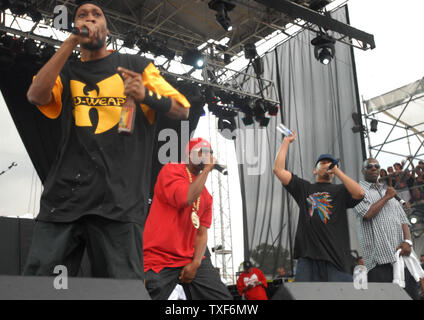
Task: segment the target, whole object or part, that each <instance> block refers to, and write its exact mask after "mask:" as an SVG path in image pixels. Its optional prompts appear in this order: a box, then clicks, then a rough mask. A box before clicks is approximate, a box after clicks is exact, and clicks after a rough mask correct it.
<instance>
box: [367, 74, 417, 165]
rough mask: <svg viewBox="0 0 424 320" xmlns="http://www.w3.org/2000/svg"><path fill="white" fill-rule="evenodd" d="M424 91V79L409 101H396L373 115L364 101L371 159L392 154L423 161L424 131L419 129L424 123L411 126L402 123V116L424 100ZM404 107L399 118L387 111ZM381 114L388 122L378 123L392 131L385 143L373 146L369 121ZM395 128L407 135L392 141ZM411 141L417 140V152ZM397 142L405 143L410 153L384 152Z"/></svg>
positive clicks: (381, 121)
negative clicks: (414, 102)
mask: <svg viewBox="0 0 424 320" xmlns="http://www.w3.org/2000/svg"><path fill="white" fill-rule="evenodd" d="M420 88H421V89H420ZM423 89H424V78H422V79H421V80H420V81H419V82H418V83H417V90H416V91H415V92H413V93H412V94H410V95H409V98H408V100H406V101H403V102H401V101H395V102H393V103H391V104H388V105H385V107H384V109H382V110H379V111H375V112H371V113H368V111H367V107H366V105H367V103H368V101H369V100H368V101H363V113H362V117H363V118H364V120H365V121H364V123H365V134H366V135H367V138H368V149H369V157H373V158H376V157H378V155H379V154H380V153H387V154H391V155H395V156H399V157H404V158H407V157H410V158H411V160H412V159H416V160H423V157H424V130H418V129H417V128H418V127H420V126H422V125H424V122H421V123H418V124H414V125H413V126H411V125H410V124H408V123H405V122H404V121H402V116H403V114H405V112H406V111H407V110H408V108H410V106H411V102H413V101H417V100H424V90H423ZM402 105H403V107H402V110H401V112H400V113H399V116H397V117H394V116H393V115H391V114H389V113H388V112H387V110H389V109H391V108H395V107H399V106H402ZM379 114H384V115H386V116H387V117H388V120H387V121H384V120H380V119H377V121H378V123H379V124H381V125H384V126H386V127H388V128H390V131H389V133H388V134H387V135H386V137H385V139H384V142H383V143H379V144H373V143H372V141H371V138H370V135H369V132H370V125H369V121H370V120H373V119H376V116H378V115H379ZM390 120H392V121H390ZM395 128H397V129H402V130H404V132H405V134H403V135H401V136H399V137H397V138H392V139H390V137H391V136H392V133H393V131H394V130H395ZM411 139H416V140H417V141H418V147H417V148H416V150H413V149H412V148H411ZM405 140H406V141H405ZM397 141H405V143H406V144H407V145H408V151H409V152H408V154H405V153H400V152H399V151H397V150H390V151H388V150H383V148H384V147H385V146H387V145H389V144H391V143H394V142H397ZM408 166H409V164H408Z"/></svg>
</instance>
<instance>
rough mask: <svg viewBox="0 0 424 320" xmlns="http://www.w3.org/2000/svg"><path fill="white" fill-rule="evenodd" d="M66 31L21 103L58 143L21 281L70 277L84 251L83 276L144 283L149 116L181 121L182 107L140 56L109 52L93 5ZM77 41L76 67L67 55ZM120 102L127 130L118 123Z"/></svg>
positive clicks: (151, 142) (81, 10) (184, 108)
mask: <svg viewBox="0 0 424 320" xmlns="http://www.w3.org/2000/svg"><path fill="white" fill-rule="evenodd" d="M74 24H75V26H76V27H78V28H80V29H81V30H88V36H79V35H78V36H77V35H74V34H72V35H71V36H70V37H69V38H68V39H66V40H65V41H64V42H63V44H62V45H61V47H60V48H59V50H58V51H57V52H56V53H55V54H54V55H53V57H52V58H51V59H50V60H49V61H48V62H47V63H46V64H45V65H44V66H43V67H42V68H41V69H40V71H39V72H38V74H37V75H36V77H35V78H34V80H33V83H32V84H31V86H30V88H29V90H28V93H27V97H28V100H29V101H30V102H31V103H33V104H35V105H37V106H38V108H39V110H40V111H41V112H42V113H43V114H44V115H45V116H47V117H48V118H52V119H55V118H58V117H59V119H60V121H61V130H62V141H61V144H60V148H59V150H58V154H57V157H56V161H55V163H54V164H53V166H52V168H51V170H50V172H49V175H48V177H47V179H46V182H45V185H44V191H43V194H42V196H41V203H40V212H39V215H38V217H37V223H36V226H35V229H34V236H33V242H32V246H31V250H30V253H29V256H28V260H27V264H26V267H25V270H24V274H25V275H41V276H49V275H53V272H54V268H55V266H57V265H65V266H66V267H67V269H68V275H69V276H75V275H76V274H77V272H78V269H79V265H80V262H81V257H82V254H83V252H84V249H85V247H86V248H87V252H88V256H89V258H90V262H91V266H92V275H93V276H95V277H105V278H106V277H107V278H139V279H143V278H144V272H143V265H142V264H143V245H142V234H143V225H144V220H145V217H146V214H147V209H148V197H149V192H150V177H151V162H152V157H153V155H152V152H153V151H152V150H153V145H154V133H155V128H156V121H155V120H156V116H157V114H164V115H166V116H168V117H172V118H175V119H185V118H187V116H188V110H189V109H188V108H189V107H190V104H189V103H188V101H187V100H186V99H185V97H184V96H182V95H181V94H180V93H179V92H178V91H176V90H175V89H174V88H173V87H172V86H171V85H170V84H169V83H167V82H166V81H165V80H164V79H163V78H162V77H161V75H160V74H159V71H158V69H157V68H156V67H155V66H154V65H153V63H151V62H150V61H149V60H147V59H145V58H143V57H140V56H136V55H126V54H120V53H118V52H109V51H107V50H106V37H107V35H108V34H109V30H108V29H107V25H106V19H105V16H104V13H103V10H102V8H101V7H100V6H99V5H98V3H97V2H96V1H84V2H82V3H81V4H79V5H78V7H77V8H76V10H75V15H74ZM77 45H80V48H81V61H72V60H71V59H69V57H70V55H71V54H72V51H73V50H74V49H75V48H76V46H77ZM127 97H132V98H133V101H134V104H135V108H136V109H135V110H136V114H135V122H134V129H133V132H132V134H129V135H123V134H119V133H118V130H117V127H118V123H119V121H120V117H121V110H122V105H123V104H124V102H125V101H126V98H127Z"/></svg>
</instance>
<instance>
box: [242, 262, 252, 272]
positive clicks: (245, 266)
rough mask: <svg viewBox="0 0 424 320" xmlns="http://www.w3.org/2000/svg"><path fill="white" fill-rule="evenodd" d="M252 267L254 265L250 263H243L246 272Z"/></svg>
mask: <svg viewBox="0 0 424 320" xmlns="http://www.w3.org/2000/svg"><path fill="white" fill-rule="evenodd" d="M251 267H252V263H251V262H250V261H248V260H247V261H244V262H243V269H244V270H249V269H250V268H251Z"/></svg>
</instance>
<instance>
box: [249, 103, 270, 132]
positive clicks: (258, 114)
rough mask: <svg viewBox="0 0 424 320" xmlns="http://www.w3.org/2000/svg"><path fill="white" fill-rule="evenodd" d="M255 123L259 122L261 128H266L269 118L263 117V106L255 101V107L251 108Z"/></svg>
mask: <svg viewBox="0 0 424 320" xmlns="http://www.w3.org/2000/svg"><path fill="white" fill-rule="evenodd" d="M253 113H254V115H255V119H256V121H258V122H259V125H260V126H261V127H266V126H268V124H269V120H270V118H269V117H267V116H265V113H266V111H265V104H264V102H263V101H262V100H256V102H255V107H254V108H253Z"/></svg>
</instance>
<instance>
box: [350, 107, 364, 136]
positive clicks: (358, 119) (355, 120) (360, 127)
mask: <svg viewBox="0 0 424 320" xmlns="http://www.w3.org/2000/svg"><path fill="white" fill-rule="evenodd" d="M352 119H353V123H354V124H355V125H354V126H353V127H352V132H353V133H358V132H365V127H364V126H363V125H361V116H360V115H359V113H357V112H353V113H352Z"/></svg>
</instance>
